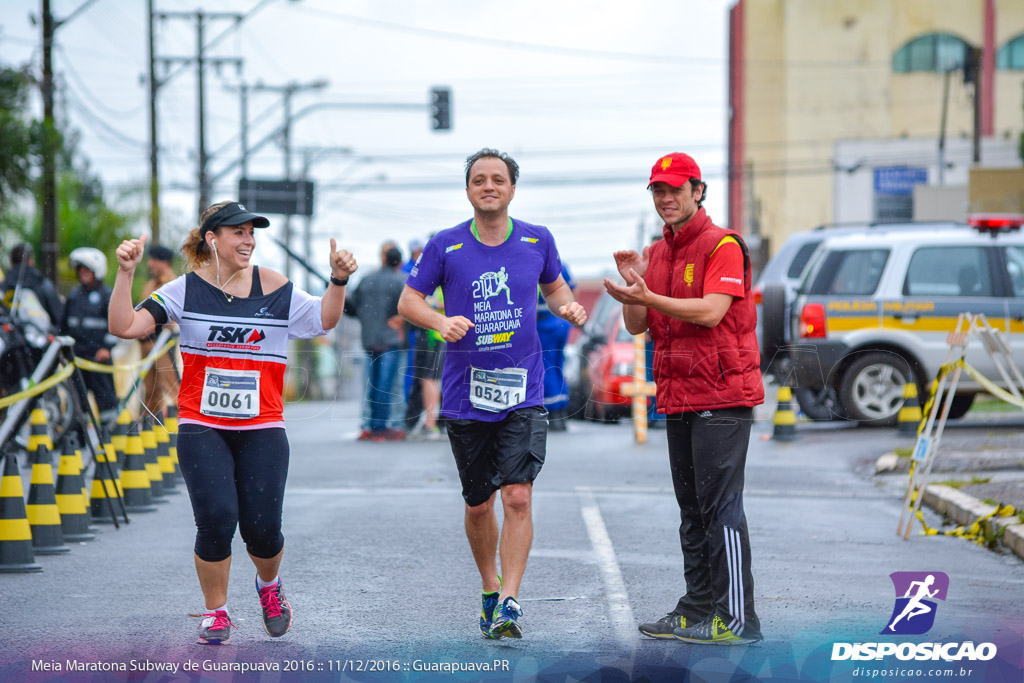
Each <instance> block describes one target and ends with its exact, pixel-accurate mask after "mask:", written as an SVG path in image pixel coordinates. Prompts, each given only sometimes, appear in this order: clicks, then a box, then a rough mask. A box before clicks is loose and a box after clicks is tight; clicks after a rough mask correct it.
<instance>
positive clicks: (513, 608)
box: [491, 597, 523, 638]
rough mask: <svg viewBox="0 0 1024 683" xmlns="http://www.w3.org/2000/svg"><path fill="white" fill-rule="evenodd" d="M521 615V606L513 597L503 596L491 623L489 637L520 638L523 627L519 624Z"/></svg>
mask: <svg viewBox="0 0 1024 683" xmlns="http://www.w3.org/2000/svg"><path fill="white" fill-rule="evenodd" d="M521 616H523V608H522V607H520V606H519V603H518V602H516V599H515V598H513V597H507V598H505V602H503V603H501V607H499V608H498V613H497V616H495V617H494V623H493V624H491V638H522V637H523V629H522V627H521V626H519V617H521Z"/></svg>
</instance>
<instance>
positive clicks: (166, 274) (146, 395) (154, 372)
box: [139, 244, 178, 415]
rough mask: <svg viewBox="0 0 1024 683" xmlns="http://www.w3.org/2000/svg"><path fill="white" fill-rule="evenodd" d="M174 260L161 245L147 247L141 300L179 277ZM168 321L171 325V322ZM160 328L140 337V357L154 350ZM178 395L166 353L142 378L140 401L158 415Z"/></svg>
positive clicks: (176, 381) (175, 373)
mask: <svg viewBox="0 0 1024 683" xmlns="http://www.w3.org/2000/svg"><path fill="white" fill-rule="evenodd" d="M173 262H174V252H173V251H171V250H170V249H169V248H168V247H165V246H163V245H162V244H154V245H151V246H150V247H149V259H148V261H147V262H146V266H147V267H148V268H149V280H148V281H147V282H146V284H145V286H144V287H143V288H142V299H143V300H146V299H148V298H149V295H150V294H152V293H153V292H155V291H156V290H158V289H160V288H161V287H163V286H164V285H166V284H167V283H168V282H171V281H172V280H174V279H175V278H177V277H178V275H177V273H175V272H174V268H173V266H172V264H173ZM169 324H170V325H172V326H174V323H173V322H172V323H169ZM161 328H162V326H161V325H157V327H156V330H154V332H153V334H151V335H150V336H148V337H145V338H144V339H140V340H139V347H140V351H141V353H142V357H143V358H145V357H146V356H148V355H149V353H150V352H151V351H152V350H153V344H154V342H155V340H156V337H157V334H159V332H160V330H161ZM171 353H174V351H172V352H171ZM177 396H178V371H177V369H175V367H174V361H173V360H172V358H171V354H170V353H165V354H164V355H162V356H160V357H159V358H157V359H156V361H155V362H154V363H153V367H152V369H151V370H150V371H149V372H148V373H146V377H145V379H144V380H143V394H142V402H143V403H144V404H145V405H146V410H147V411H148V412H150V413H152V414H154V415H158V414H162V411H163V409H164V408H165V407H166V406H168V405H170V404H172V403H174V402H175V401H176V400H177Z"/></svg>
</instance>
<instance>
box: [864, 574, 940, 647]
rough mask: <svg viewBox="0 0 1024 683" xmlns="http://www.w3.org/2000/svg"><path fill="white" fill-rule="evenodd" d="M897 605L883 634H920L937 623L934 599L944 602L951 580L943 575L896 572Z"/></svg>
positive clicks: (893, 575) (893, 578) (894, 581)
mask: <svg viewBox="0 0 1024 683" xmlns="http://www.w3.org/2000/svg"><path fill="white" fill-rule="evenodd" d="M889 578H891V579H892V583H893V586H894V587H895V589H896V605H895V607H893V610H892V616H891V617H889V625H888V626H886V627H885V628H884V629H882V631H881V632H882V634H894V633H896V634H900V635H908V636H909V635H920V634H922V633H927V632H928V629H930V628H931V627H932V624H934V623H935V608H936V607H937V604H936V603H935V600H945V599H946V591H948V590H949V577H948V576H946V575H945V574H944V573H942V572H893V573H892V574H890V575H889Z"/></svg>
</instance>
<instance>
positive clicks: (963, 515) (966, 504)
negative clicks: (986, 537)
mask: <svg viewBox="0 0 1024 683" xmlns="http://www.w3.org/2000/svg"><path fill="white" fill-rule="evenodd" d="M922 503H924V504H925V505H927V506H928V507H930V508H931V509H933V510H935V511H936V512H939V513H942V514H944V515H946V516H947V517H949V518H950V519H951V520H953V521H954V522H956V523H957V524H963V525H964V526H968V525H970V524H974V523H975V522H976V521H978V520H979V519H980V518H982V517H984V516H985V515H988V514H991V513H992V512H993V511H994V510H995V509H996V506H994V505H988V504H987V503H983V502H981V501H980V500H978V499H977V498H975V497H974V496H971V495H968V494H966V493H964V492H963V491H959V490H957V489H954V488H951V487H949V486H943V485H942V484H931V485H930V486H928V487H927V488H926V489H925V492H924V499H923V500H922ZM982 524H983V525H984V527H985V533H986V534H993V533H995V532H996V531H998V530H999V528H1000V527H1005V531H1004V532H1003V534H1002V536H1000V537H999V545H1001V546H1003V547H1005V548H1008V549H1009V550H1011V551H1012V552H1013V553H1014V554H1015V555H1017V557H1019V558H1021V559H1024V524H1021V523H1020V521H1019V518H1018V517H1017V516H1016V515H1014V516H1013V517H999V518H991V519H987V520H985V521H984V522H982Z"/></svg>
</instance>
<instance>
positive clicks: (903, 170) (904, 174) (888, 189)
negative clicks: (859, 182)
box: [875, 166, 928, 197]
mask: <svg viewBox="0 0 1024 683" xmlns="http://www.w3.org/2000/svg"><path fill="white" fill-rule="evenodd" d="M927 182H928V169H926V168H915V167H913V166H883V167H881V168H876V169H875V194H881V195H887V196H889V197H909V196H911V195H913V194H914V185H920V184H922V183H927Z"/></svg>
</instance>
